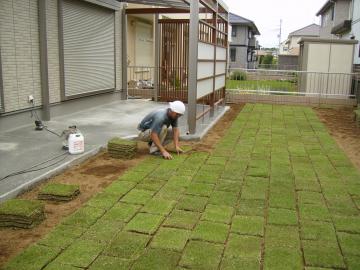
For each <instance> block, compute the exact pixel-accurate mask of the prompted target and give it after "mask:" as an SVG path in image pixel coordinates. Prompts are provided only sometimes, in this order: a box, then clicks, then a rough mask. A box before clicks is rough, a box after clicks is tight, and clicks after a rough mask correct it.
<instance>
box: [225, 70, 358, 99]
mask: <svg viewBox="0 0 360 270" xmlns="http://www.w3.org/2000/svg"><path fill="white" fill-rule="evenodd" d="M228 74H229V76H228V80H227V83H226V89H227V102H236V103H237V102H271V103H286V104H289V103H291V104H299V103H300V104H334V105H352V104H354V105H355V104H356V103H357V101H359V93H360V74H355V73H322V72H307V71H297V70H291V71H288V70H268V69H230V70H229V72H228Z"/></svg>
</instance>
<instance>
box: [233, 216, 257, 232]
mask: <svg viewBox="0 0 360 270" xmlns="http://www.w3.org/2000/svg"><path fill="white" fill-rule="evenodd" d="M263 227H264V218H263V217H257V216H234V217H233V219H232V225H231V232H235V233H239V234H244V235H254V236H263V235H264V228H263Z"/></svg>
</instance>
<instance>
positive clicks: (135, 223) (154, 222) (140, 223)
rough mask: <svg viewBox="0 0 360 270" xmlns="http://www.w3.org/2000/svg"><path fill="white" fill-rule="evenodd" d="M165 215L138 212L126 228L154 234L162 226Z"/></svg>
mask: <svg viewBox="0 0 360 270" xmlns="http://www.w3.org/2000/svg"><path fill="white" fill-rule="evenodd" d="M163 219H164V217H162V216H159V215H152V214H147V213H138V214H137V215H136V216H135V217H134V218H133V219H132V220H130V222H129V223H128V224H127V225H126V227H125V230H127V231H134V232H140V233H146V234H153V233H155V231H156V230H157V228H158V227H159V226H160V224H161V222H162V221H163Z"/></svg>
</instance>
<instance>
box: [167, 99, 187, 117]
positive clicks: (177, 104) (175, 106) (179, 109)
mask: <svg viewBox="0 0 360 270" xmlns="http://www.w3.org/2000/svg"><path fill="white" fill-rule="evenodd" d="M169 107H170V110H172V111H173V112H176V113H178V114H184V113H185V105H184V103H182V102H181V101H179V100H176V101H174V102H169Z"/></svg>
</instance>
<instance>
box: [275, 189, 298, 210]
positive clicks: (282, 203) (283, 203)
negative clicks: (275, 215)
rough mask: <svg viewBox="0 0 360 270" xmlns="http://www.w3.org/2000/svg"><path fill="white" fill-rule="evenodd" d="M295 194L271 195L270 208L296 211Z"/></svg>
mask: <svg viewBox="0 0 360 270" xmlns="http://www.w3.org/2000/svg"><path fill="white" fill-rule="evenodd" d="M295 204H296V201H295V194H294V193H293V192H291V193H288V192H283V193H270V199H269V206H270V207H271V208H284V209H291V210H295Z"/></svg>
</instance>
